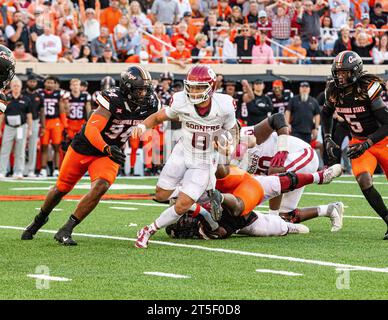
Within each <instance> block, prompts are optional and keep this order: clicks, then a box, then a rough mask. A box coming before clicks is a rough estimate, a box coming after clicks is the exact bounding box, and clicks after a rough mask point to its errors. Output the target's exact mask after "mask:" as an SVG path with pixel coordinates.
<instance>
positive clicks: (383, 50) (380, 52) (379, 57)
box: [372, 34, 388, 64]
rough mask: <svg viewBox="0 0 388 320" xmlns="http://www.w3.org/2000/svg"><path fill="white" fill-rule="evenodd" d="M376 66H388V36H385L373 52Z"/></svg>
mask: <svg viewBox="0 0 388 320" xmlns="http://www.w3.org/2000/svg"><path fill="white" fill-rule="evenodd" d="M372 56H373V63H374V64H388V35H387V34H384V35H383V36H382V37H381V38H380V41H379V45H378V46H375V47H374V48H373V50H372Z"/></svg>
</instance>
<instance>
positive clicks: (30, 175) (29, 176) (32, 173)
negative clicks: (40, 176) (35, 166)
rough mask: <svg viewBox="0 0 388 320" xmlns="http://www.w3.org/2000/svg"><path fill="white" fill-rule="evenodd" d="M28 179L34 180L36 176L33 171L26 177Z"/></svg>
mask: <svg viewBox="0 0 388 320" xmlns="http://www.w3.org/2000/svg"><path fill="white" fill-rule="evenodd" d="M27 177H28V178H36V174H35V172H34V171H30V172H29V173H28V175H27Z"/></svg>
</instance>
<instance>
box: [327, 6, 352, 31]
mask: <svg viewBox="0 0 388 320" xmlns="http://www.w3.org/2000/svg"><path fill="white" fill-rule="evenodd" d="M329 8H330V17H331V20H332V21H333V28H335V29H339V28H340V27H341V26H342V25H344V24H346V22H347V18H348V16H349V11H350V0H329Z"/></svg>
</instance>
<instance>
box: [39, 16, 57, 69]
mask: <svg viewBox="0 0 388 320" xmlns="http://www.w3.org/2000/svg"><path fill="white" fill-rule="evenodd" d="M61 51H62V43H61V38H59V37H58V36H56V35H54V34H53V33H52V32H51V26H50V25H49V24H45V26H44V33H43V34H42V35H40V36H39V37H38V38H37V39H36V52H37V53H38V59H39V61H42V62H57V61H58V54H59V53H60V52H61Z"/></svg>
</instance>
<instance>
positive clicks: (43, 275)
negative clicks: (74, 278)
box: [27, 274, 71, 281]
mask: <svg viewBox="0 0 388 320" xmlns="http://www.w3.org/2000/svg"><path fill="white" fill-rule="evenodd" d="M27 277H29V278H35V279H42V280H50V281H71V279H68V278H63V277H52V276H48V275H46V274H27Z"/></svg>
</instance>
